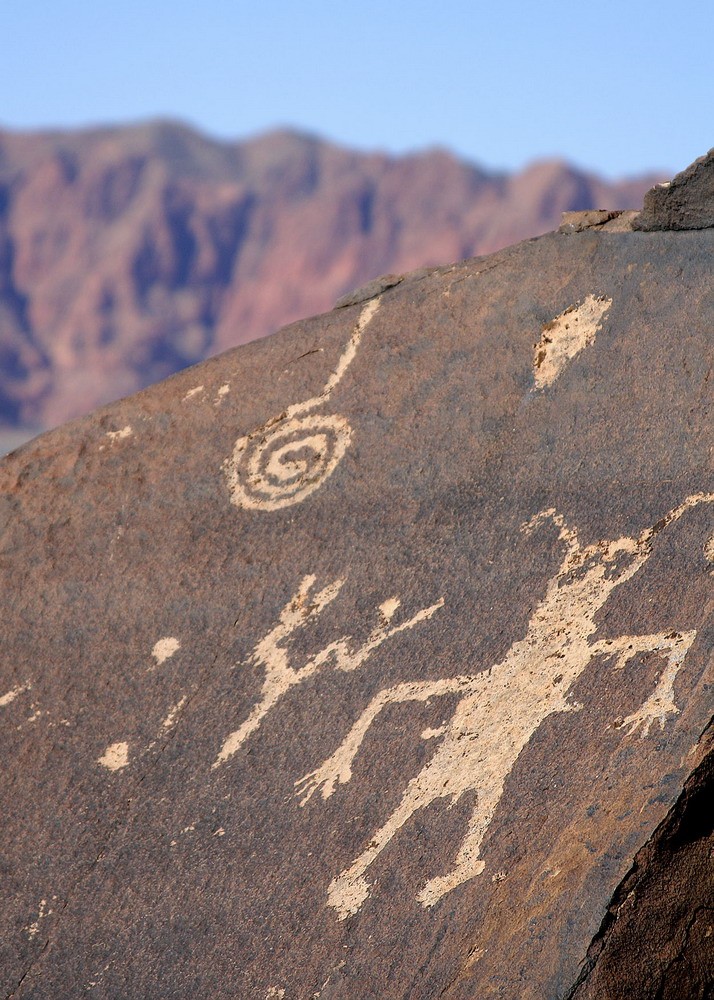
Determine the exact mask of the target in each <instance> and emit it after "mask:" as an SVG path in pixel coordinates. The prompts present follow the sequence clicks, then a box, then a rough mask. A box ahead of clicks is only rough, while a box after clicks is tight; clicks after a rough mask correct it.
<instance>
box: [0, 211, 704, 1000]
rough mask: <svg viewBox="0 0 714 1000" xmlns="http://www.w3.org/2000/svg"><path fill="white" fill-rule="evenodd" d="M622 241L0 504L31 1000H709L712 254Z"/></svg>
mask: <svg viewBox="0 0 714 1000" xmlns="http://www.w3.org/2000/svg"><path fill="white" fill-rule="evenodd" d="M633 224H634V225H636V224H637V220H634V223H633V219H632V218H631V217H629V216H624V217H623V216H619V215H617V214H616V213H608V212H604V213H594V214H592V213H591V215H590V216H589V217H588V218H586V219H577V218H569V219H568V220H566V222H565V225H564V227H563V231H562V232H559V233H552V234H550V235H547V236H544V237H541V238H539V239H537V240H532V241H529V242H526V243H522V244H519V245H517V246H515V247H512V248H510V249H508V250H505V251H502V252H500V253H497V254H495V255H493V256H491V257H486V258H480V259H474V260H469V261H465V262H463V263H460V264H457V265H454V266H452V267H445V268H441V269H437V270H429V271H425V272H421V273H415V274H411V275H408V276H406V277H404V278H400V277H398V276H390V277H388V278H387V279H385V280H384V281H382V282H377V283H376V284H372V285H371V286H370V287H368V288H367V289H366V290H364V291H363V292H362V293H357V294H355V295H353V296H350V297H347V298H346V299H345V301H344V304H342V306H341V307H340V308H337V309H335V310H334V311H332V312H330V313H327V314H326V315H322V316H319V317H316V318H314V319H310V320H306V321H304V322H301V323H297V324H295V325H293V326H292V327H290V328H287V329H285V330H283V331H282V332H280V333H278V334H277V335H275V336H274V337H272V338H269V339H268V340H264V341H260V342H257V343H253V344H249V345H247V346H245V347H242V348H238V349H237V350H235V351H232V352H229V353H228V354H225V355H223V356H221V357H218V358H216V359H213V360H211V361H208V362H205V363H203V364H201V365H199V366H197V367H195V368H193V369H189V370H187V371H184V372H182V373H181V374H179V375H177V376H174V377H172V378H170V379H169V380H168V381H166V382H163V383H161V384H159V385H156V386H154V387H152V388H151V389H148V390H146V391H145V392H143V393H140V394H138V395H136V396H133V397H130V398H128V399H125V400H123V401H122V402H119V403H116V404H114V405H111V406H109V407H106V408H105V409H103V410H100V411H97V412H96V413H94V414H93V415H92V416H90V417H88V418H85V419H83V420H81V421H78V422H76V423H73V424H69V425H66V426H64V427H62V428H60V429H59V430H57V431H54V432H52V433H50V434H46V435H44V436H42V437H40V438H38V439H36V440H35V441H33V442H31V443H30V444H28V445H26V446H25V447H24V448H22V449H21V450H20V451H18V452H16V453H14V454H13V455H11V456H10V457H8V458H7V459H6V460H5V461H4V462H3V464H2V466H1V467H0V468H1V473H0V474H1V477H2V488H3V495H2V501H1V506H0V525H1V526H2V527H1V532H2V533H1V535H0V553H1V560H0V567H1V569H2V573H3V593H4V594H5V603H4V613H3V616H2V626H1V629H2V647H1V648H2V668H1V669H2V686H1V687H0V720H1V722H2V725H3V737H2V740H3V742H2V747H3V750H2V754H3V767H2V770H1V772H0V773H1V776H2V787H1V789H0V803H1V805H2V814H3V824H2V871H3V886H4V904H3V906H2V908H0V956H1V958H0V967H1V968H2V980H1V983H2V987H3V988H4V991H5V995H7V996H8V997H18V998H19V997H23V998H50V997H51V998H56V997H60V996H61V997H79V996H85V995H88V996H93V997H98V998H99V997H106V998H118V997H121V998H122V1000H131V998H137V1000H138V998H142V1000H145V998H147V997H150V998H154V997H156V998H158V997H169V996H170V997H172V998H189V997H191V998H193V997H196V996H210V997H212V998H215V1000H218V998H226V1000H228V998H230V1000H235V998H238V997H240V998H258V1000H269V998H284V1000H307V998H321V1000H328V998H329V1000H335V998H339V1000H345V998H354V1000H362V998H367V997H380V998H386V997H388V998H410V1000H416V998H420V1000H421V998H435V997H446V998H449V1000H452V998H454V1000H455V998H463V1000H465V998H473V997H479V998H486V997H506V998H519V1000H521V998H533V1000H535V998H554V997H559V998H563V997H566V996H576V997H578V998H579V1000H582V998H605V997H621V996H628V995H630V996H636V997H653V998H654V997H663V998H664V997H667V998H669V997H672V998H673V997H689V996H692V997H694V996H702V997H703V996H709V995H711V992H707V991H711V989H712V984H713V983H714V959H713V958H712V955H713V954H714V947H713V946H712V944H711V942H712V941H713V940H714V937H713V936H712V934H713V927H714V879H713V877H712V865H711V857H712V851H713V849H714V838H713V837H712V810H711V795H712V790H713V787H712V786H713V778H712V769H713V766H714V755H713V754H712V726H711V722H712V717H713V716H714V674H713V673H712V651H713V649H714V579H713V577H712V571H713V570H714V466H713V462H712V455H713V442H712V404H713V402H714V378H712V330H713V329H714V293H713V292H712V263H711V262H712V254H713V252H714V231H713V230H712V229H710V228H704V229H697V230H696V231H671V230H667V229H659V230H658V229H657V226H656V225H652V224H649V225H647V226H646V228H647V229H649V230H650V231H633Z"/></svg>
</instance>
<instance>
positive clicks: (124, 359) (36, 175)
mask: <svg viewBox="0 0 714 1000" xmlns="http://www.w3.org/2000/svg"><path fill="white" fill-rule="evenodd" d="M655 179H656V178H640V179H637V180H632V181H626V182H623V183H619V184H608V183H606V182H604V181H602V180H601V179H599V178H597V177H594V176H592V175H589V174H586V173H583V172H581V171H578V170H575V169H573V168H572V167H569V166H567V165H566V164H563V163H558V162H552V163H540V164H534V165H533V166H531V167H529V168H528V169H526V170H524V171H523V172H521V173H519V174H516V175H514V176H507V175H505V174H493V173H487V172H485V171H483V170H480V169H478V168H476V167H474V166H471V165H469V164H466V163H462V162H459V161H458V160H457V159H455V158H454V157H453V156H451V155H449V154H448V153H445V152H440V151H432V152H428V153H424V154H421V155H415V156H405V157H400V158H392V157H388V156H383V155H377V154H373V155H368V154H360V153H356V152H353V151H350V150H345V149H340V148H338V147H336V146H333V145H330V144H329V143H326V142H321V141H320V140H318V139H315V138H312V137H309V136H304V135H297V134H292V133H274V134H271V135H266V136H263V137H261V138H258V139H255V140H251V141H246V142H240V143H220V142H213V141H211V140H209V139H207V138H205V137H203V136H201V135H199V134H197V133H196V132H193V131H191V130H190V129H188V128H185V127H182V126H179V125H174V124H170V123H158V124H153V125H146V126H137V127H131V128H123V129H120V128H114V129H95V130H89V131H83V132H67V133H38V134H28V135H23V134H13V133H7V132H6V133H0V424H2V423H5V424H10V425H13V424H19V423H21V424H24V425H28V426H36V427H48V426H52V425H54V424H57V423H60V422H61V421H62V420H66V419H68V418H70V417H74V416H79V415H82V414H84V413H87V412H89V411H90V410H91V409H93V408H94V407H96V406H98V405H100V404H102V403H105V402H108V401H109V400H110V399H116V398H118V397H119V396H123V395H127V394H129V393H130V392H135V391H136V390H137V389H140V388H143V387H144V386H146V385H148V384H150V383H151V382H154V381H156V380H157V379H159V378H164V377H165V376H167V375H169V374H171V373H172V372H174V371H177V370H178V369H180V368H183V367H185V366H186V365H190V364H193V363H195V362H197V361H200V360H201V359H203V358H205V357H207V356H208V355H209V354H214V353H216V352H218V351H221V350H225V349H226V348H229V347H233V346H235V345H236V344H240V343H245V342H246V341H249V340H252V339H254V338H256V337H262V336H264V335H265V334H267V333H272V332H273V331H274V330H276V329H277V328H278V327H280V326H282V325H283V324H285V323H288V322H291V321H293V320H295V319H298V318H300V317H302V316H308V315H310V314H313V313H317V312H322V311H324V310H325V309H329V308H330V307H331V305H332V304H333V303H334V301H335V300H336V299H337V297H338V296H340V295H342V294H343V293H345V292H347V291H349V290H350V289H352V288H355V287H356V286H357V285H359V284H361V283H363V282H365V281H368V280H369V279H371V278H374V277H375V276H376V275H378V274H380V273H383V272H386V271H396V272H403V271H409V270H412V269H413V268H416V267H421V266H424V265H430V264H436V263H442V262H443V261H445V260H455V259H457V258H460V257H466V256H469V255H471V254H476V253H489V252H491V251H493V250H496V249H498V248H499V247H502V246H505V245H506V244H508V243H513V242H515V241H516V240H519V239H524V238H525V237H528V236H534V235H536V234H537V233H541V232H544V231H546V230H548V229H552V228H553V227H554V226H555V225H557V222H558V220H559V217H560V212H562V211H566V210H568V209H573V210H578V209H587V208H599V207H600V206H601V205H608V206H611V207H613V208H636V207H637V206H638V205H639V203H640V200H641V198H642V195H643V194H644V191H645V189H646V188H647V187H648V186H649V185H650V184H651V183H653V182H654V180H655Z"/></svg>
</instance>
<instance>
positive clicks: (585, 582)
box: [296, 493, 714, 919]
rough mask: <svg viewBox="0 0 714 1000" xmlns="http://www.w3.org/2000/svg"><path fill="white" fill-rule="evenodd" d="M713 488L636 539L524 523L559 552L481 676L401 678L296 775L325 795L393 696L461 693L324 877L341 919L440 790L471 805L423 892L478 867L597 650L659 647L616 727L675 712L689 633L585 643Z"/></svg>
mask: <svg viewBox="0 0 714 1000" xmlns="http://www.w3.org/2000/svg"><path fill="white" fill-rule="evenodd" d="M713 501H714V493H698V494H693V495H691V496H688V497H687V498H686V500H684V502H683V503H681V504H680V505H679V506H678V507H675V508H674V509H673V510H671V511H669V513H668V514H666V515H665V517H664V518H662V520H661V521H659V522H658V523H657V524H656V525H655V526H654V527H653V528H648V529H647V530H645V531H643V532H642V534H641V535H640V536H639V537H636V538H627V537H623V538H617V539H615V540H614V541H602V542H597V543H595V544H593V545H587V546H584V547H583V546H582V545H581V544H580V542H579V540H578V535H577V532H576V530H575V529H574V528H571V527H569V526H568V525H567V524H566V522H565V520H564V519H563V518H562V516H561V515H560V514H558V513H556V511H555V510H552V509H551V510H545V511H542V512H541V513H539V514H536V515H535V517H533V518H532V519H531V521H530V522H528V524H527V525H524V529H525V530H526V531H532V530H533V529H534V528H535V527H536V526H538V525H540V524H542V523H543V522H545V521H547V520H551V521H553V522H554V523H555V525H556V526H557V527H558V528H559V539H560V541H561V542H562V543H564V545H565V550H566V551H565V555H564V558H563V561H562V563H561V566H560V568H559V569H558V571H557V573H556V574H555V576H554V577H553V578H552V579H551V580H550V581H549V582H548V585H547V587H546V591H545V595H544V597H543V598H542V600H541V601H540V603H539V604H538V606H537V607H536V609H535V611H534V612H533V615H532V617H531V620H530V622H529V624H528V629H527V631H526V634H525V636H524V637H523V638H522V639H519V640H518V641H516V642H514V644H513V645H512V646H511V648H510V649H509V650H508V653H507V654H506V656H505V657H504V659H503V660H501V662H500V663H496V664H494V665H493V666H491V667H490V668H489V669H487V670H484V671H482V672H481V673H478V674H471V675H463V676H460V677H450V678H445V679H443V680H434V681H406V682H404V683H402V684H397V685H396V686H394V687H391V688H387V689H385V690H384V691H381V692H380V693H379V694H378V695H376V697H375V698H373V699H372V701H371V703H370V704H369V705H368V706H367V708H366V709H365V711H364V712H363V713H362V715H361V716H360V718H359V719H358V720H357V722H356V723H355V724H354V726H353V727H352V729H351V731H350V732H349V734H348V736H347V738H346V739H345V741H344V742H343V743H342V745H341V746H340V747H339V748H338V749H337V750H336V751H335V752H334V754H332V756H331V757H329V758H328V759H327V760H326V761H325V763H324V764H323V765H322V766H321V767H319V768H317V770H315V771H313V772H311V773H310V774H307V775H305V777H304V778H301V779H300V780H299V781H297V782H296V786H297V788H298V794H299V795H301V796H302V801H301V805H305V803H306V802H307V801H308V800H309V799H310V797H311V796H312V795H314V793H315V792H317V791H318V790H319V791H320V792H321V794H322V797H323V798H325V799H326V798H329V797H330V796H331V795H332V794H333V792H334V791H335V787H336V786H337V785H338V784H340V783H345V782H347V781H349V780H350V778H351V775H352V771H351V765H352V762H353V760H354V758H355V755H356V754H357V752H358V751H359V748H360V746H361V744H362V740H363V739H364V736H365V734H366V732H367V730H368V729H369V727H370V726H371V724H372V723H373V722H374V720H375V719H376V718H377V716H378V715H379V713H380V712H381V711H382V709H383V708H385V706H387V705H389V704H392V703H394V702H406V701H427V700H429V699H431V698H435V697H437V696H439V695H447V694H457V695H459V699H460V700H459V701H458V704H457V705H456V708H455V710H454V712H453V715H452V716H451V718H450V719H449V720H448V722H446V723H445V724H444V725H443V726H442V727H441V729H439V730H428V731H427V732H426V733H424V734H423V736H425V737H428V738H438V739H439V740H440V743H439V746H438V748H437V750H436V752H435V753H434V755H433V757H432V758H431V760H430V761H429V763H428V764H426V765H425V766H424V767H423V769H422V770H421V771H420V773H419V774H417V775H416V776H415V777H414V778H412V780H411V781H410V782H409V784H408V785H407V788H406V790H405V792H404V795H403V797H402V800H401V802H400V804H399V805H398V806H397V808H396V810H395V812H394V813H393V814H392V815H391V816H390V817H389V819H388V820H387V821H386V823H385V824H384V825H383V826H382V827H381V829H379V830H377V832H376V833H375V834H374V836H373V837H372V838H371V839H370V842H369V844H368V846H367V847H366V848H365V850H364V851H363V852H362V854H360V855H359V857H358V858H357V859H356V860H355V862H354V864H352V865H351V867H349V868H348V869H347V870H346V871H343V872H342V873H341V874H340V875H339V876H338V877H337V878H335V879H334V880H333V882H332V884H331V885H330V888H329V892H328V901H329V904H330V906H332V907H334V908H335V910H337V913H338V915H339V917H340V919H344V918H345V917H347V916H348V915H349V914H353V913H356V912H357V911H358V910H359V909H360V907H361V906H362V904H363V903H364V901H365V899H366V898H367V896H368V895H369V883H368V882H367V879H366V878H365V873H366V872H367V870H368V869H369V867H370V865H371V864H372V863H373V862H374V861H375V860H376V858H378V857H379V855H380V854H381V853H382V851H383V850H384V849H385V847H387V845H388V844H389V842H390V841H391V840H392V838H393V837H394V836H395V834H396V833H397V832H398V831H399V830H400V829H401V827H402V826H404V824H405V823H407V822H408V820H409V819H410V818H411V817H412V816H413V815H414V813H416V812H417V810H419V809H424V808H426V806H428V805H430V803H432V802H434V801H436V800H437V799H442V798H450V799H451V800H452V804H453V802H456V801H457V800H458V799H459V798H460V797H461V796H462V795H464V794H465V793H466V792H475V793H476V795H477V799H476V805H475V808H474V811H473V814H472V815H471V818H470V820H469V823H468V829H467V832H466V836H465V837H464V840H463V843H462V845H461V848H460V850H459V851H458V854H457V857H456V863H455V866H454V868H453V869H452V870H451V871H450V872H448V873H447V874H445V875H440V876H437V877H436V878H432V879H431V880H430V881H428V882H427V883H426V885H425V886H424V888H423V889H422V891H421V892H420V893H419V896H418V898H419V900H420V902H421V903H422V904H423V905H424V906H431V905H433V904H434V903H436V902H437V901H438V900H439V899H441V897H442V896H444V895H445V893H447V892H450V891H451V890H452V889H454V888H455V887H456V886H458V885H461V884H462V883H463V882H466V881H468V880H469V879H472V878H474V877H475V876H476V875H479V874H480V873H481V872H482V871H483V869H484V861H483V858H482V857H481V844H482V842H483V839H484V835H485V833H486V831H487V830H488V827H489V824H490V823H491V820H492V819H493V815H494V813H495V810H496V807H497V805H498V803H499V801H500V799H501V795H502V794H503V788H504V782H505V780H506V778H507V776H508V775H509V773H510V771H511V769H512V767H513V765H514V764H515V762H516V760H517V758H518V756H519V754H520V753H521V751H522V750H523V748H524V747H525V746H526V744H527V743H528V741H529V739H530V738H531V736H532V735H533V733H534V732H535V731H536V729H538V727H539V726H540V725H541V723H542V722H543V721H544V719H546V718H547V717H548V716H549V715H552V714H553V713H555V712H569V711H576V710H577V709H579V708H581V706H579V705H576V704H574V703H573V702H572V701H570V700H569V693H570V691H571V690H572V687H573V685H574V683H575V682H576V681H577V679H578V677H580V675H581V674H582V672H583V671H584V670H585V668H586V667H587V666H588V664H589V663H590V661H591V660H592V659H593V658H594V657H597V656H602V657H606V658H609V659H610V660H612V661H613V665H614V667H615V668H622V667H624V666H625V664H626V663H627V662H628V660H630V659H631V658H632V657H634V656H637V655H638V654H640V653H659V655H660V656H661V658H662V659H663V660H664V667H663V669H662V671H661V673H660V675H659V678H658V681H657V684H656V686H655V688H654V690H653V692H652V694H651V695H650V696H649V697H648V698H647V699H646V701H645V702H644V704H642V705H641V706H640V707H639V708H638V709H637V711H635V712H633V713H632V714H631V715H629V716H628V717H627V718H626V719H624V720H622V725H623V726H626V727H627V732H628V733H634V732H635V731H636V730H640V732H641V735H642V736H643V737H644V736H646V735H647V733H648V732H649V730H650V728H651V726H652V724H653V723H654V722H658V723H659V725H660V726H661V727H664V725H665V722H666V720H667V718H668V717H669V716H670V715H674V714H676V713H677V712H678V711H679V710H678V708H677V706H676V704H675V700H674V681H675V678H676V676H677V672H678V670H679V669H680V667H681V666H682V663H683V661H684V658H685V656H686V654H687V651H688V650H689V648H690V646H691V645H692V643H693V641H694V639H695V636H696V632H695V631H694V630H691V631H687V632H674V631H665V632H656V633H653V634H650V635H624V636H620V637H619V638H616V639H600V640H598V641H595V642H593V641H591V637H592V636H593V635H594V633H595V632H596V631H597V628H598V626H597V624H596V623H595V616H596V613H597V612H598V611H599V610H600V608H602V607H603V605H604V604H605V603H606V601H607V599H608V597H609V596H610V594H611V593H612V591H613V590H614V589H615V588H616V587H619V586H621V585H622V584H623V583H625V582H626V581H627V580H630V579H632V577H633V576H634V575H635V573H637V572H638V571H639V570H640V569H641V568H642V567H643V566H644V565H645V563H646V562H647V560H648V559H649V557H650V555H651V553H652V546H653V542H654V539H655V537H656V535H657V534H658V532H660V531H662V530H663V529H664V528H665V527H667V526H668V525H669V524H671V523H672V522H674V521H676V520H677V519H678V518H680V517H681V516H682V515H683V514H684V513H685V512H686V511H688V510H690V509H691V508H693V507H696V506H697V505H699V504H703V503H712V502H713Z"/></svg>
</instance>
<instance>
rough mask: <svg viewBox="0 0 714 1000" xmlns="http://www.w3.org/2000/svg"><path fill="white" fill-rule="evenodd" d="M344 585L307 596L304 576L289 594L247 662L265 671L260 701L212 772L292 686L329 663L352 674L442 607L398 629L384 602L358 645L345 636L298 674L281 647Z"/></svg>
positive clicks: (309, 580) (393, 602)
mask: <svg viewBox="0 0 714 1000" xmlns="http://www.w3.org/2000/svg"><path fill="white" fill-rule="evenodd" d="M344 582H345V581H344V580H335V582H334V583H331V584H330V585H329V586H328V587H325V588H324V589H323V590H321V591H319V592H318V593H317V594H314V595H313V596H311V592H312V590H313V588H314V586H315V577H314V576H306V577H305V578H304V579H303V581H302V582H301V584H300V586H299V587H298V589H297V592H296V593H295V595H294V596H293V597H292V598H291V599H290V600H289V601H288V603H287V604H286V605H285V607H284V608H283V610H282V612H281V613H280V617H279V619H278V624H277V625H276V626H275V628H274V629H272V630H271V631H270V632H268V634H267V635H266V636H265V638H264V639H262V640H261V641H260V642H259V643H258V644H257V646H256V647H255V650H254V651H253V656H252V659H253V660H254V662H256V663H259V664H260V665H261V666H263V667H265V681H264V682H263V690H262V693H261V699H260V701H259V702H257V703H256V705H254V707H253V710H252V711H251V713H250V715H249V716H248V718H247V719H246V720H245V722H243V724H242V725H241V726H240V727H239V728H238V729H236V730H235V732H233V733H231V734H230V735H229V736H227V737H226V739H225V741H224V743H223V747H222V748H221V752H220V753H219V754H218V757H217V759H216V761H215V763H214V764H213V768H216V767H219V766H220V765H221V764H222V763H223V762H224V761H226V760H228V759H229V758H230V757H232V756H233V754H234V753H235V752H236V751H237V750H238V749H240V747H241V746H242V745H243V744H244V743H245V741H246V740H247V739H248V737H249V736H250V735H251V733H253V732H255V730H256V729H257V728H258V727H259V726H260V724H261V722H262V721H263V719H264V718H265V716H266V715H267V714H268V712H269V711H270V709H271V708H273V707H274V706H275V705H276V704H277V702H278V701H279V700H280V699H281V698H282V697H283V695H284V694H285V693H286V692H287V691H289V690H290V688H292V687H294V686H295V685H296V684H302V683H303V681H306V680H307V679H308V677H311V676H312V675H313V674H314V673H316V672H317V671H318V670H320V669H321V668H322V667H324V666H326V665H329V664H332V666H333V668H334V669H336V670H346V671H347V670H356V669H357V668H358V667H360V666H361V665H362V664H363V663H364V661H365V660H366V659H367V657H368V656H370V655H371V654H372V653H373V652H374V651H375V649H378V648H379V647H380V646H381V645H382V643H383V642H386V641H387V639H391V638H392V636H394V635H398V633H399V632H405V631H406V630H407V629H411V628H414V626H415V625H417V624H418V623H419V622H423V621H425V620H426V619H427V618H431V616H432V615H433V614H434V612H435V611H438V609H439V608H440V607H442V606H443V604H444V602H443V600H441V601H437V603H436V604H433V605H432V606H431V607H430V608H424V609H423V610H422V611H418V612H417V613H416V614H415V615H413V616H412V617H411V618H409V619H407V621H404V622H401V624H399V625H392V624H391V621H392V618H393V617H394V615H395V614H396V612H397V609H398V608H399V606H400V603H401V602H400V601H399V599H398V598H396V597H390V598H389V599H388V600H386V601H384V603H383V604H381V605H380V606H379V617H380V622H379V624H378V625H377V626H376V628H374V629H372V631H371V632H370V634H369V636H368V637H367V640H366V642H364V643H363V645H361V646H357V647H355V648H352V646H351V645H350V643H351V637H350V636H348V635H345V636H342V638H341V639H336V640H335V641H334V642H331V643H329V645H327V646H325V648H324V649H321V650H320V651H319V653H316V654H315V656H313V657H311V658H310V659H309V660H308V661H307V662H306V663H305V664H304V665H303V666H302V667H300V668H299V669H296V668H294V667H291V666H290V654H289V652H288V650H287V649H285V647H284V643H285V642H287V641H288V640H289V638H290V636H291V635H292V634H293V633H294V632H295V631H296V630H297V629H299V628H304V626H305V625H307V624H308V622H310V621H312V620H313V619H314V618H315V617H316V616H317V615H319V614H320V613H321V612H322V611H324V609H325V608H326V607H327V605H328V604H330V603H331V602H332V601H334V599H335V598H336V597H337V595H338V594H339V592H340V590H341V588H342V585H343V584H344Z"/></svg>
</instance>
